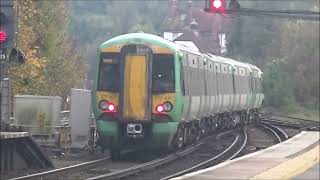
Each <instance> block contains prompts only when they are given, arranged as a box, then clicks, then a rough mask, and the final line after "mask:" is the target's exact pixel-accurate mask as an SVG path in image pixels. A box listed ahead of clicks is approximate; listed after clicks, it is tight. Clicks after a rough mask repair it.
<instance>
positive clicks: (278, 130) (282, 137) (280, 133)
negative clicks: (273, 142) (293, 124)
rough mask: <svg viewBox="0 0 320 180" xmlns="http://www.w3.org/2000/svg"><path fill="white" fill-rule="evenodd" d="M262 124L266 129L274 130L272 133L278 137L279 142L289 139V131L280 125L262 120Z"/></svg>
mask: <svg viewBox="0 0 320 180" xmlns="http://www.w3.org/2000/svg"><path fill="white" fill-rule="evenodd" d="M260 125H261V126H263V127H264V128H265V129H267V130H269V131H270V132H272V134H273V135H274V136H275V137H276V138H277V141H278V142H279V143H280V142H283V141H285V140H287V139H288V135H287V133H285V132H284V131H283V130H282V129H281V128H279V127H278V126H275V125H273V124H270V123H265V122H260Z"/></svg>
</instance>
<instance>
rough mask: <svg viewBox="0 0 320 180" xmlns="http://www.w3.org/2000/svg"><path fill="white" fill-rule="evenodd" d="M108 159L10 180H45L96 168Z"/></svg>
mask: <svg viewBox="0 0 320 180" xmlns="http://www.w3.org/2000/svg"><path fill="white" fill-rule="evenodd" d="M109 159H110V157H105V158H102V159H98V160H94V161H89V162H85V163H81V164H76V165H72V166H68V167H63V168H59V169H53V170H50V171H44V172H41V173H36V174H30V175H27V176H21V177H17V178H13V179H10V180H25V179H35V178H39V179H45V178H48V177H49V176H53V175H57V174H60V173H66V172H67V171H74V170H81V169H84V168H90V167H92V166H97V165H99V164H100V163H103V162H105V161H107V160H109Z"/></svg>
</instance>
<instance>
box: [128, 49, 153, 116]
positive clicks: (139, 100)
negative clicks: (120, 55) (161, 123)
mask: <svg viewBox="0 0 320 180" xmlns="http://www.w3.org/2000/svg"><path fill="white" fill-rule="evenodd" d="M146 75H147V64H146V57H145V56H142V55H127V56H126V60H125V71H124V103H123V117H124V118H129V119H135V120H143V119H144V116H145V111H146V95H147V88H146V86H147V77H146Z"/></svg>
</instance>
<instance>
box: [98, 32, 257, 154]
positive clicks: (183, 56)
mask: <svg viewBox="0 0 320 180" xmlns="http://www.w3.org/2000/svg"><path fill="white" fill-rule="evenodd" d="M97 64H98V65H97V66H96V71H95V72H96V79H95V85H94V88H93V93H92V96H93V97H92V99H93V102H92V105H93V110H94V114H95V118H96V125H97V131H98V134H99V139H98V145H100V146H101V147H103V148H108V149H110V150H111V156H112V157H118V156H119V153H120V151H121V150H122V149H127V148H145V147H150V148H157V149H159V148H163V149H179V148H182V147H183V146H184V145H186V144H189V143H191V142H193V141H195V140H197V139H199V137H201V135H203V134H204V133H206V132H208V131H210V130H215V129H217V128H227V127H233V126H235V125H236V124H239V123H240V122H241V121H246V120H247V119H248V118H252V117H254V116H249V114H248V113H250V112H256V111H257V109H258V108H259V107H260V105H261V101H262V99H263V94H262V91H261V74H262V73H261V71H260V70H259V69H258V68H257V67H255V66H253V65H249V64H246V63H241V62H238V61H234V60H232V59H228V58H223V57H219V56H215V55H212V54H202V53H201V52H199V50H197V49H196V48H192V47H189V46H188V44H183V43H181V42H180V43H175V42H171V41H168V40H165V39H163V38H161V37H159V36H154V35H151V34H146V33H132V34H125V35H121V36H118V37H115V38H112V39H110V40H108V41H106V42H104V43H103V44H101V45H100V47H99V59H98V62H97ZM250 72H251V73H250ZM249 101H250V102H249ZM252 109H253V110H252Z"/></svg>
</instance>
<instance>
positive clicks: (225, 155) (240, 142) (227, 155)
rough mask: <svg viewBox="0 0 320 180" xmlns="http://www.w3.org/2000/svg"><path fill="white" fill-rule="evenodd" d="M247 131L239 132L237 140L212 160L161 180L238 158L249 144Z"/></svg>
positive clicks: (244, 129)
mask: <svg viewBox="0 0 320 180" xmlns="http://www.w3.org/2000/svg"><path fill="white" fill-rule="evenodd" d="M247 138H248V136H247V130H246V127H244V128H243V129H242V130H241V131H240V132H237V133H236V135H235V138H234V140H233V142H232V143H231V145H230V146H229V147H228V148H226V149H225V150H224V151H223V152H221V153H219V154H218V155H215V156H213V157H212V158H209V159H208V160H206V161H203V162H201V163H199V164H197V165H195V166H192V167H190V168H188V169H185V170H183V171H180V172H178V173H175V174H172V175H169V176H167V177H164V178H162V179H161V180H167V179H171V178H174V177H177V176H181V175H184V174H187V173H191V172H194V171H197V170H200V169H204V168H207V167H210V166H213V165H216V164H219V163H221V162H223V161H226V160H231V159H233V158H235V157H237V156H238V155H239V154H240V153H241V152H242V151H243V150H244V148H245V146H246V143H247Z"/></svg>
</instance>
